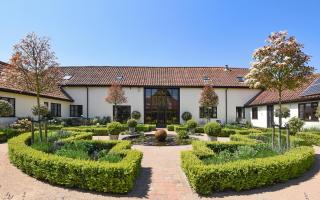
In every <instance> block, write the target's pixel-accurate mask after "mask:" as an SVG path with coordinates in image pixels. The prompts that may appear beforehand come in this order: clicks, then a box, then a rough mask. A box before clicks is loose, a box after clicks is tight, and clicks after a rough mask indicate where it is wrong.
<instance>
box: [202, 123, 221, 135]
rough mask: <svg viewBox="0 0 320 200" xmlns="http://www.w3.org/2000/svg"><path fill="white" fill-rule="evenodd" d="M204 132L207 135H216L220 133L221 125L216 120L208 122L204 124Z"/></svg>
mask: <svg viewBox="0 0 320 200" xmlns="http://www.w3.org/2000/svg"><path fill="white" fill-rule="evenodd" d="M204 133H205V134H207V135H209V136H215V137H218V136H219V134H220V133H221V125H220V124H219V123H217V122H209V123H207V124H206V125H205V126H204Z"/></svg>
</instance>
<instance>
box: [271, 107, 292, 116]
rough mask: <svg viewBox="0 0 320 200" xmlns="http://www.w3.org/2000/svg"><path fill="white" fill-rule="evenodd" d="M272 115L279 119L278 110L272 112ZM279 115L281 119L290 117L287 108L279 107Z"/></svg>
mask: <svg viewBox="0 0 320 200" xmlns="http://www.w3.org/2000/svg"><path fill="white" fill-rule="evenodd" d="M274 115H275V116H276V117H279V116H280V108H277V109H276V110H275V112H274ZM281 115H282V118H288V117H290V109H289V108H288V107H285V106H283V107H281Z"/></svg>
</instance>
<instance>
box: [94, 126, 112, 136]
mask: <svg viewBox="0 0 320 200" xmlns="http://www.w3.org/2000/svg"><path fill="white" fill-rule="evenodd" d="M93 134H94V135H109V131H108V128H106V127H97V128H94V129H93Z"/></svg>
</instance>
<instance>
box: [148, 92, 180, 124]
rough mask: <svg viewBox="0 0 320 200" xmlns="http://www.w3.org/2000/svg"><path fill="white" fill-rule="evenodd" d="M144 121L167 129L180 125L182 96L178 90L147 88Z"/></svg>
mask: <svg viewBox="0 0 320 200" xmlns="http://www.w3.org/2000/svg"><path fill="white" fill-rule="evenodd" d="M144 95H145V97H144V101H145V102H144V104H145V105H144V113H145V114H144V121H145V123H146V124H156V125H157V127H165V126H166V125H167V124H177V123H179V115H180V113H179V112H180V111H179V110H180V94H179V89H178V88H145V91H144Z"/></svg>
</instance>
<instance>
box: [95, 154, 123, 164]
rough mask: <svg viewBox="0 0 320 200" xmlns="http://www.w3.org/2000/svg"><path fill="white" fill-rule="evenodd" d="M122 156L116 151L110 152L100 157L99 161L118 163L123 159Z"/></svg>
mask: <svg viewBox="0 0 320 200" xmlns="http://www.w3.org/2000/svg"><path fill="white" fill-rule="evenodd" d="M122 159H123V158H122V156H121V155H120V154H115V153H108V154H106V155H104V156H102V157H100V158H99V161H106V162H109V163H117V162H120V161H121V160H122Z"/></svg>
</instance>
